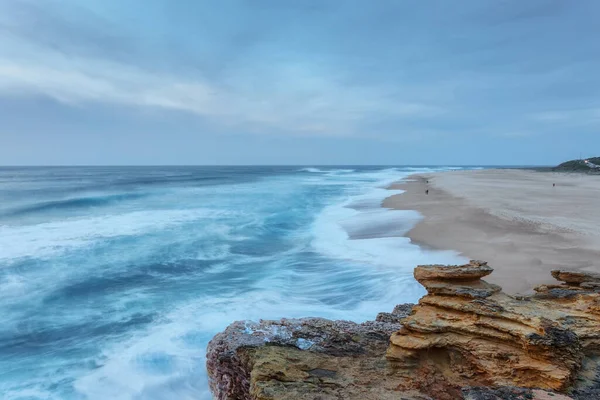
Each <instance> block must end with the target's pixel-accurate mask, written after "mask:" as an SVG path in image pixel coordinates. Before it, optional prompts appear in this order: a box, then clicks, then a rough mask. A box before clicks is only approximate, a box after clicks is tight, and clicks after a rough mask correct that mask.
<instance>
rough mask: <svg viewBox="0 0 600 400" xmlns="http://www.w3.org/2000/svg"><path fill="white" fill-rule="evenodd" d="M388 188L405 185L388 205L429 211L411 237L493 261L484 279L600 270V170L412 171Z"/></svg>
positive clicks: (523, 283)
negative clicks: (597, 172)
mask: <svg viewBox="0 0 600 400" xmlns="http://www.w3.org/2000/svg"><path fill="white" fill-rule="evenodd" d="M427 181H428V182H427ZM553 183H554V184H556V186H553ZM390 188H393V189H403V190H405V191H406V192H405V193H403V194H399V195H394V196H391V197H389V198H387V199H386V200H385V201H384V203H383V206H384V207H387V208H393V209H402V210H417V211H419V212H420V213H421V214H422V215H423V217H424V218H423V220H422V221H421V222H420V223H418V224H417V225H416V226H415V227H414V228H413V229H412V230H411V231H410V232H409V233H408V236H409V238H410V239H411V240H412V241H413V242H414V243H416V244H419V245H421V246H425V247H429V248H433V249H439V250H456V251H459V252H461V253H462V254H463V255H464V256H466V257H468V258H470V259H479V260H485V261H488V262H489V264H490V266H492V267H493V268H494V273H493V274H492V275H491V276H489V277H488V278H486V280H487V281H489V282H492V283H496V284H499V285H501V286H502V287H503V289H504V290H505V291H506V292H507V293H512V294H516V293H528V292H531V289H532V288H533V287H534V286H536V285H539V284H542V283H549V282H555V281H554V280H553V278H552V277H551V276H550V271H551V270H552V269H556V268H570V269H575V270H583V271H593V272H600V176H598V175H583V174H568V173H551V172H535V171H528V170H509V169H504V170H502V169H499V170H478V171H450V172H442V173H435V174H424V175H413V176H411V177H410V178H408V179H407V181H406V182H401V183H397V184H394V185H392V186H391V187H390ZM426 190H429V194H428V195H426V194H425V191H426Z"/></svg>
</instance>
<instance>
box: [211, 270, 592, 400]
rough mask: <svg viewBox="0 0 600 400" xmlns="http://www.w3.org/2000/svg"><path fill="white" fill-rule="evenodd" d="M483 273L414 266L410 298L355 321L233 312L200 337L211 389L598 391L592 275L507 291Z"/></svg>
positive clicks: (511, 394) (481, 394)
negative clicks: (419, 289)
mask: <svg viewBox="0 0 600 400" xmlns="http://www.w3.org/2000/svg"><path fill="white" fill-rule="evenodd" d="M491 272H492V269H491V268H490V267H489V266H488V265H487V264H486V263H485V262H481V261H472V262H471V263H469V264H467V265H462V266H420V267H417V268H416V269H415V278H416V279H417V280H418V281H419V282H420V283H421V284H422V285H423V286H425V288H426V289H427V291H428V294H427V295H426V296H424V297H423V298H422V299H421V300H420V301H419V304H418V305H412V304H409V305H400V306H397V307H396V308H395V309H394V311H393V312H391V313H380V314H379V315H378V316H377V320H376V321H369V322H365V323H363V324H357V323H353V322H349V321H329V320H325V319H321V318H303V319H282V320H280V321H260V322H258V323H253V322H244V321H238V322H235V323H233V324H232V325H230V326H229V327H228V328H227V329H226V330H225V331H224V332H222V333H220V334H218V335H216V336H215V337H214V338H213V340H212V341H211V342H210V343H209V346H208V352H207V368H208V373H209V382H210V386H211V389H212V391H213V393H214V395H215V397H216V398H217V399H219V400H225V399H253V400H254V399H260V400H267V399H270V400H271V399H272V400H276V399H281V400H287V399H290V400H291V399H299V400H309V399H311V400H312V399H315V400H316V399H321V400H330V399H331V400H333V399H357V400H358V399H361V400H362V399H381V400H386V399H406V400H408V399H435V400H453V399H472V400H487V399H489V400H495V399H514V400H518V399H538V400H543V399H555V400H564V399H578V400H579V399H600V372H599V371H600V369H599V367H598V366H599V365H600V355H599V354H600V292H599V291H598V288H599V286H598V285H597V283H599V282H598V280H597V279H596V278H597V277H596V276H594V275H591V274H584V273H581V272H570V271H553V272H552V274H553V276H555V277H556V278H557V279H559V280H561V281H563V282H565V283H558V284H556V285H542V286H539V287H537V288H535V290H536V293H535V294H534V295H532V296H527V297H518V298H517V297H511V296H508V295H506V294H504V293H503V292H502V291H501V289H500V287H498V286H496V285H492V284H489V283H487V282H485V281H483V280H481V278H482V277H485V276H487V275H489V274H490V273H491ZM384 355H385V356H384ZM557 392H562V394H559V393H557Z"/></svg>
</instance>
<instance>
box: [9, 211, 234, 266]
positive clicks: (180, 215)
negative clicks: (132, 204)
mask: <svg viewBox="0 0 600 400" xmlns="http://www.w3.org/2000/svg"><path fill="white" fill-rule="evenodd" d="M223 213H225V212H224V211H221V210H212V209H190V210H148V211H134V212H130V213H125V214H118V215H106V216H97V217H91V218H77V219H65V220H61V221H54V222H46V223H42V224H37V225H24V226H9V225H0V248H1V249H2V252H0V261H3V262H12V261H15V260H16V259H19V258H23V257H35V258H41V259H44V258H47V257H51V256H55V255H58V254H60V253H62V252H64V251H67V250H71V249H74V248H77V247H83V246H88V245H90V244H92V243H94V242H95V241H98V240H104V239H107V238H113V237H119V236H136V235H140V234H143V233H148V232H155V231H160V230H163V229H168V228H172V227H174V226H177V225H180V224H183V223H187V222H190V221H194V220H198V219H203V218H211V219H212V218H219V217H222V216H223Z"/></svg>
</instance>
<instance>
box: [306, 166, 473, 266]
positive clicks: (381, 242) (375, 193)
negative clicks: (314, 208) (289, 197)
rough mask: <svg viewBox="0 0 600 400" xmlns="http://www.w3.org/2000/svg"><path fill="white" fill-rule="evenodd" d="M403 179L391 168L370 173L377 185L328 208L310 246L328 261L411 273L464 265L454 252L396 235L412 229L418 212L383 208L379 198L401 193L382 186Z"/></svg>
mask: <svg viewBox="0 0 600 400" xmlns="http://www.w3.org/2000/svg"><path fill="white" fill-rule="evenodd" d="M418 170H420V171H421V170H423V169H418ZM367 175H369V174H367ZM407 175H408V173H406V172H405V173H399V172H398V171H396V170H394V169H391V170H384V171H378V172H374V173H372V174H371V176H372V177H377V178H378V181H376V182H375V183H372V186H371V188H370V189H369V188H368V187H367V190H366V191H365V186H366V185H362V190H363V193H360V194H357V195H354V196H351V197H350V198H347V199H345V200H344V201H342V202H340V203H338V204H336V205H332V206H329V207H326V208H325V209H324V210H323V211H322V212H321V214H320V215H319V216H318V217H317V219H316V220H315V223H314V225H313V235H314V240H313V242H312V245H313V247H314V248H315V249H316V250H317V251H319V252H321V253H322V254H325V255H327V256H329V257H332V258H341V259H346V260H352V261H357V262H361V263H365V264H370V265H373V266H386V267H398V268H406V269H410V271H412V268H414V266H415V265H417V264H428V263H458V262H462V261H465V259H464V258H463V257H460V256H459V255H458V253H456V252H454V251H436V252H434V251H424V250H423V249H421V248H420V247H418V246H416V245H414V244H412V243H411V242H410V240H409V239H408V238H406V237H398V236H401V235H404V234H406V233H407V232H408V231H409V230H410V229H412V227H413V226H414V225H415V224H416V223H418V222H419V220H420V218H421V216H420V214H419V213H417V212H416V211H401V210H386V209H382V208H381V207H380V204H381V202H382V201H383V199H385V198H386V197H388V196H391V195H393V194H398V193H402V191H392V190H386V189H383V188H382V187H385V186H387V185H389V184H391V183H392V182H395V181H398V180H399V179H401V178H404V177H406V176H407Z"/></svg>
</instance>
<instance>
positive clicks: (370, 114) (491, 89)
mask: <svg viewBox="0 0 600 400" xmlns="http://www.w3.org/2000/svg"><path fill="white" fill-rule="evenodd" d="M599 15H600V1H597V0H577V1H571V0H527V1H523V0H461V1H449V0H427V1H420V0H419V1H417V0H377V1H365V0H295V1H291V0H289V1H288V0H210V1H208V0H206V1H204V0H176V1H174V0H62V1H58V0H0V165H161V164H167V165H174V164H177V165H182V164H188V165H189V164H193V165H196V164H209V165H214V164H259V165H263V164H294V165H323V164H338V165H343V164H345V165H351V164H352V165H356V164H371V165H445V164H452V165H475V164H478V165H552V164H556V163H559V162H562V161H564V160H566V159H572V158H579V157H580V156H584V157H585V156H592V155H600V73H598V71H600V24H599V23H598V16H599Z"/></svg>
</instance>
